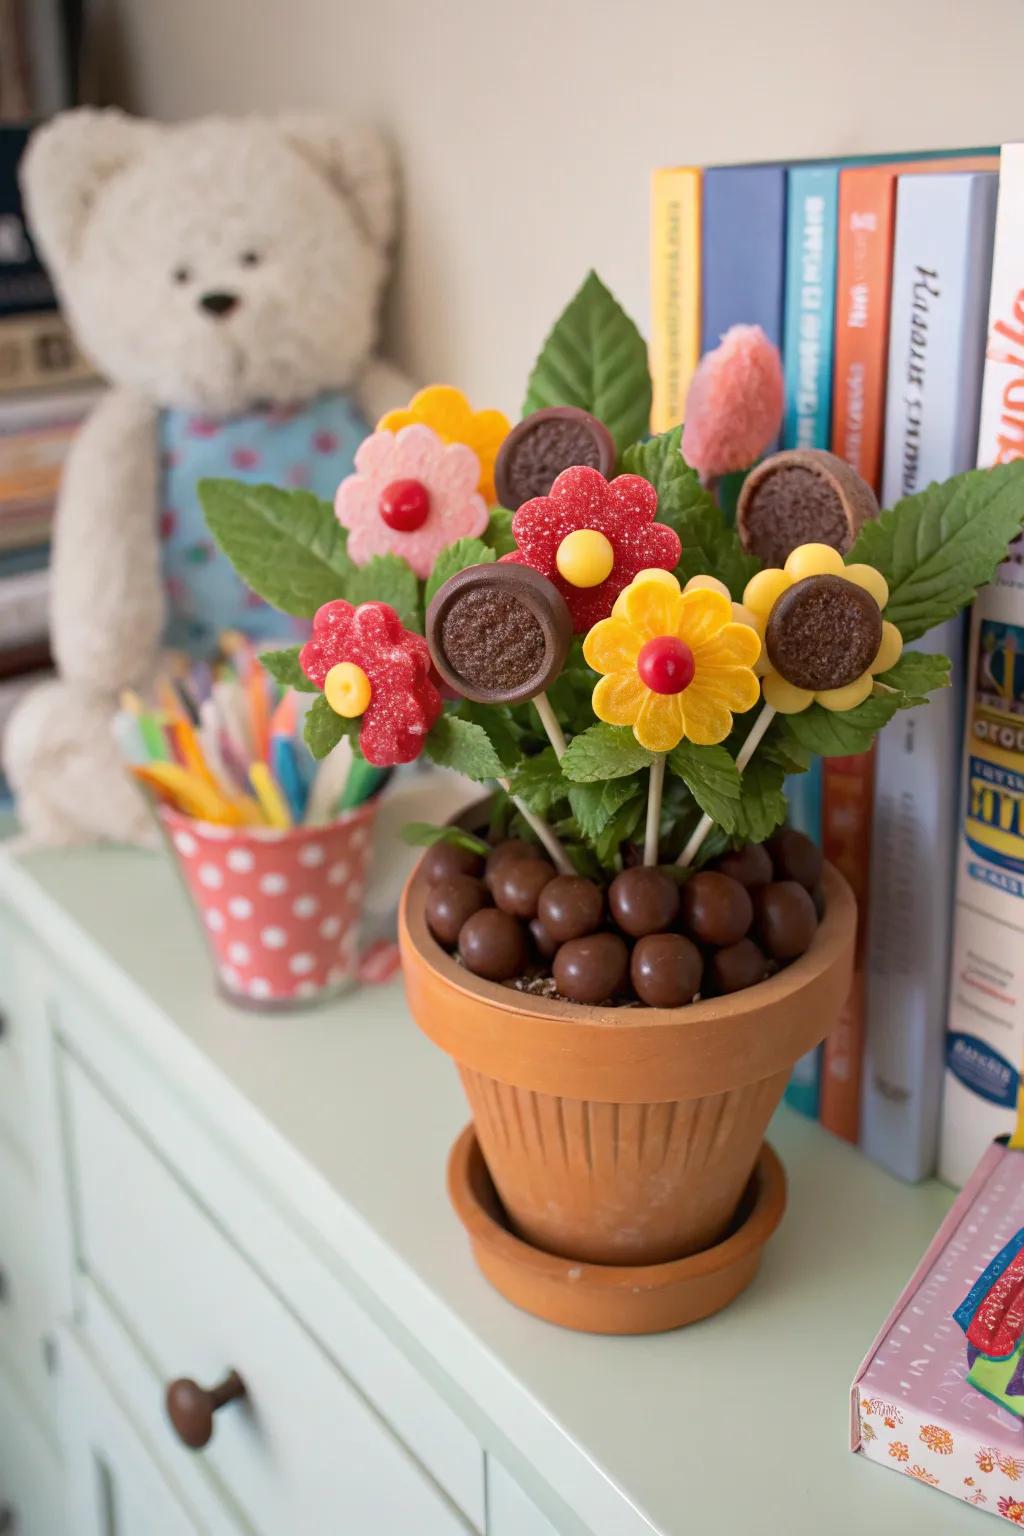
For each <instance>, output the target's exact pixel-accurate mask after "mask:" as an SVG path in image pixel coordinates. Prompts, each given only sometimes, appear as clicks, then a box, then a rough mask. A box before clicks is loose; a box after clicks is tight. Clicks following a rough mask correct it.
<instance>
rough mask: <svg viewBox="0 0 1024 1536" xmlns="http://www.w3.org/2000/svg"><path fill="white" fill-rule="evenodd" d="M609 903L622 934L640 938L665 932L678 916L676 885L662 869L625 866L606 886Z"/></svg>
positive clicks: (677, 889)
mask: <svg viewBox="0 0 1024 1536" xmlns="http://www.w3.org/2000/svg"><path fill="white" fill-rule="evenodd" d="M608 906H609V908H610V909H611V914H612V917H613V918H614V919H615V921H616V923H618V925H619V927H620V928H621V929H622V931H623V933H628V934H629V936H630V938H631V939H642V938H643V937H644V935H645V934H648V933H664V931H665V930H666V929H667V928H671V927H672V924H673V923H674V922H675V920H676V918H677V917H678V916H679V886H678V884H677V882H676V881H675V880H673V878H672V876H671V875H668V874H666V873H665V871H664V870H663V869H655V868H653V867H652V866H649V865H643V864H642V865H639V866H638V867H637V868H635V869H624V870H623V871H622V873H621V874H619V875H616V876H615V879H614V880H613V881H612V883H611V885H610V886H609V887H608Z"/></svg>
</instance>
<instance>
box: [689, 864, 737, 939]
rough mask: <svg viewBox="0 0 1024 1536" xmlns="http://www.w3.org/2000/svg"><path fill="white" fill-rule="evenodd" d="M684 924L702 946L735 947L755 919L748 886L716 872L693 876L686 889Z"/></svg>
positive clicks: (709, 870)
mask: <svg viewBox="0 0 1024 1536" xmlns="http://www.w3.org/2000/svg"><path fill="white" fill-rule="evenodd" d="M682 907H683V922H684V924H685V925H686V927H687V929H688V930H689V932H690V933H691V934H692V935H693V937H694V938H695V939H696V940H697V941H698V942H699V943H701V944H716V945H729V944H736V943H738V941H739V940H740V939H742V938H743V935H744V934H745V933H746V931H747V929H748V928H749V927H750V924H751V922H752V921H753V917H754V908H753V905H752V903H751V900H750V893H749V892H748V891H747V888H746V886H743V885H740V883H739V881H738V880H732V879H730V878H729V876H728V875H720V874H718V873H717V872H716V871H715V870H713V869H702V870H700V871H699V873H698V874H696V875H691V877H690V879H689V880H687V882H686V884H685V885H684V887H683V897H682Z"/></svg>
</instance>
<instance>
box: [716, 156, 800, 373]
mask: <svg viewBox="0 0 1024 1536" xmlns="http://www.w3.org/2000/svg"><path fill="white" fill-rule="evenodd" d="M701 220H702V232H701V247H702V249H701V272H702V285H701V352H702V353H703V352H708V351H710V350H711V348H712V347H717V346H718V343H719V342H720V341H721V339H722V336H723V335H724V333H725V332H726V331H727V330H728V329H729V327H730V326H731V325H759V326H760V327H761V329H762V330H763V331H764V333H765V335H766V336H767V337H768V339H769V340H770V341H773V342H774V343H775V345H776V346H777V347H778V348H779V349H780V351H781V348H782V324H783V313H784V310H783V306H784V300H785V292H784V289H785V264H786V167H785V166H784V165H727V166H716V167H712V168H711V169H710V170H707V171H705V172H704V185H703V203H702V212H701Z"/></svg>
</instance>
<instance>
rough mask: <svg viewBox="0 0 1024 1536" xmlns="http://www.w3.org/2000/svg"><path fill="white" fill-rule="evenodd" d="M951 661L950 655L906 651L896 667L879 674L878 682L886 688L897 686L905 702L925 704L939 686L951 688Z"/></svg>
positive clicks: (906, 703) (905, 704) (904, 705)
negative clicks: (929, 695) (930, 694)
mask: <svg viewBox="0 0 1024 1536" xmlns="http://www.w3.org/2000/svg"><path fill="white" fill-rule="evenodd" d="M949 669H950V661H949V657H948V656H938V655H932V654H931V653H930V652H928V651H904V652H903V655H902V656H901V657H900V659H899V661H898V662H897V663H896V665H895V666H894V667H890V668H889V670H888V672H882V673H880V674H879V678H878V681H879V682H880V683H884V684H885V686H886V687H887V688H897V689H898V690H899V691H900V693H902V694H903V705H902V707H903V708H904V709H906V708H907V707H908V705H910V704H924V703H926V702H927V697H928V694H929V693H931V692H932V691H933V690H934V689H936V688H948V687H949Z"/></svg>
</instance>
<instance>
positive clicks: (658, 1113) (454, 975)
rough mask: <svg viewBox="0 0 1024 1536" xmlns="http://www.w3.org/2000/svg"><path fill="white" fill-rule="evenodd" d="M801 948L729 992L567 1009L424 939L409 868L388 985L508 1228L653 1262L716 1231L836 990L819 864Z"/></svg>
mask: <svg viewBox="0 0 1024 1536" xmlns="http://www.w3.org/2000/svg"><path fill="white" fill-rule="evenodd" d="M824 892H825V902H826V906H825V916H824V918H823V920H822V922H821V924H820V926H819V928H818V931H817V934H816V935H815V938H814V942H813V944H812V945H811V947H810V949H809V950H808V951H807V953H806V954H805V955H803V956H801V958H800V959H799V960H797V961H795V962H794V963H793V964H792V965H790V966H788V967H787V968H786V969H785V970H782V971H779V972H778V974H777V975H775V976H772V977H771V978H769V980H767V981H764V982H762V983H761V984H760V985H759V986H756V987H750V988H748V989H747V990H746V991H744V992H737V993H735V994H733V995H732V996H731V997H723V998H714V999H711V1000H709V1001H707V1002H701V1003H691V1004H690V1005H689V1006H688V1007H685V1008H676V1009H656V1008H610V1007H604V1008H601V1007H598V1008H589V1007H583V1006H581V1005H580V1004H576V1003H567V1002H556V1001H553V1000H551V999H548V998H538V997H533V996H530V995H528V994H524V993H520V992H517V991H515V990H514V989H513V988H510V987H505V986H500V985H497V984H495V983H493V982H487V981H482V980H480V979H479V978H478V977H476V976H472V975H471V974H470V973H469V972H468V971H466V970H464V969H463V968H462V967H461V966H459V965H458V964H456V962H455V960H454V959H453V958H452V957H451V956H450V955H448V954H447V953H446V952H445V951H444V950H443V949H442V948H441V946H440V945H439V944H437V942H436V941H435V940H434V938H433V937H432V936H431V934H430V932H429V930H428V928H427V925H426V919H425V916H424V903H425V898H426V893H427V882H426V878H425V876H424V875H423V873H422V869H420V870H417V871H416V873H414V875H413V876H412V878H411V880H410V881H409V883H408V885H407V886H406V889H405V893H404V895H403V899H402V906H401V909H400V912H399V943H400V946H401V950H402V966H403V972H404V976H405V989H406V995H407V997H408V1001H409V1007H410V1009H411V1011H412V1014H413V1017H414V1019H415V1020H416V1022H417V1024H418V1025H419V1027H420V1028H421V1029H422V1030H423V1032H424V1033H425V1034H426V1035H428V1036H429V1037H430V1039H431V1040H433V1041H434V1043H435V1044H436V1045H439V1046H440V1047H441V1049H442V1050H444V1051H446V1052H447V1053H448V1055H449V1056H451V1057H453V1058H454V1060H455V1062H456V1064H457V1066H458V1068H459V1072H460V1075H461V1077H462V1082H463V1086H464V1088H465V1090H466V1096H467V1098H468V1099H469V1104H470V1109H471V1110H472V1114H473V1120H474V1122H475V1125H476V1133H477V1137H478V1140H479V1143H480V1147H481V1149H482V1151H483V1154H484V1158H485V1159H486V1162H487V1166H488V1169H489V1170H490V1173H491V1177H492V1179H493V1181H494V1186H495V1188H496V1190H497V1192H498V1195H499V1196H500V1198H501V1201H502V1204H503V1206H504V1209H505V1212H506V1214H507V1216H508V1218H509V1221H510V1224H511V1226H512V1228H513V1230H514V1231H515V1232H516V1233H517V1234H518V1235H519V1236H521V1237H523V1238H524V1239H526V1241H527V1242H529V1243H532V1244H533V1245H534V1246H535V1247H537V1248H542V1249H544V1250H546V1251H547V1252H549V1253H553V1254H557V1255H560V1256H562V1257H564V1258H570V1259H579V1260H582V1261H584V1262H589V1263H596V1264H633V1265H644V1264H657V1263H662V1262H665V1261H667V1260H670V1259H678V1258H682V1257H684V1256H685V1255H687V1254H691V1253H696V1252H698V1251H699V1250H701V1249H704V1248H707V1247H709V1246H711V1245H712V1244H714V1243H717V1242H718V1241H719V1240H720V1239H721V1238H722V1237H723V1236H724V1235H725V1233H726V1232H727V1230H728V1229H729V1226H730V1223H731V1222H732V1219H733V1216H734V1214H735V1212H736V1209H737V1206H738V1204H739V1201H740V1199H741V1197H742V1195H743V1192H744V1190H745V1188H746V1186H747V1183H748V1181H749V1179H750V1176H751V1173H752V1171H753V1169H754V1165H755V1163H756V1162H757V1158H758V1154H759V1152H760V1150H761V1144H762V1140H763V1137H764V1132H765V1127H766V1126H767V1124H768V1120H769V1119H770V1117H771V1115H772V1112H773V1111H774V1109H775V1107H776V1105H777V1104H778V1102H779V1099H780V1098H781V1096H782V1091H783V1089H784V1088H785V1086H786V1082H787V1079H788V1078H789V1074H790V1071H791V1069H792V1067H793V1064H794V1062H796V1061H797V1060H798V1058H799V1057H800V1056H802V1055H803V1054H804V1052H805V1051H808V1050H810V1049H811V1048H812V1047H813V1046H815V1045H817V1044H818V1042H819V1041H821V1040H822V1039H824V1037H825V1035H827V1034H828V1033H829V1031H830V1030H831V1028H832V1027H833V1025H834V1024H835V1022H836V1019H837V1017H838V1014H839V1010H840V1008H841V1006H842V1003H843V1000H844V998H845V997H846V994H847V991H848V988H849V983H850V973H851V969H852V963H853V948H854V933H855V926H856V904H855V902H854V898H853V894H852V892H851V891H850V888H849V886H848V885H847V884H846V881H845V880H844V879H843V877H842V876H841V875H840V874H839V872H838V871H837V870H835V869H833V868H832V867H831V866H829V865H826V867H825V872H824Z"/></svg>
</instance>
